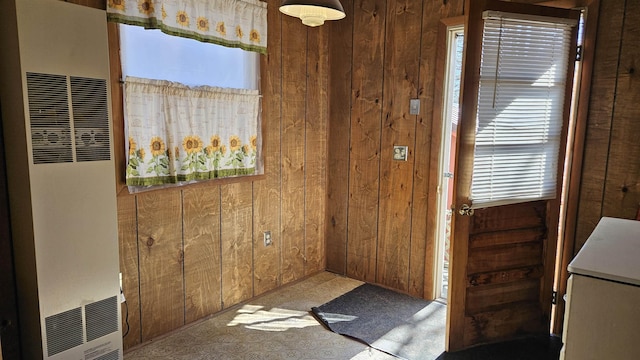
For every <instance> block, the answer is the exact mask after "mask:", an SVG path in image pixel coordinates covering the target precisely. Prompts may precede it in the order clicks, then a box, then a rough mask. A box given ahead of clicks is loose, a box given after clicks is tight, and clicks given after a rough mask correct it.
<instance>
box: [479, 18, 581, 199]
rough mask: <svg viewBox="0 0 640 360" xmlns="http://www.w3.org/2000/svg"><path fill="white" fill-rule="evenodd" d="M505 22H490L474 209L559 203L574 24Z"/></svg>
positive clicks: (485, 37) (524, 20)
mask: <svg viewBox="0 0 640 360" xmlns="http://www.w3.org/2000/svg"><path fill="white" fill-rule="evenodd" d="M508 15H509V14H501V16H500V17H491V16H489V17H487V18H485V24H484V33H483V47H482V60H481V67H480V83H479V91H478V110H477V111H478V112H477V115H476V126H477V127H476V141H475V154H474V164H473V177H472V186H471V200H472V202H473V207H474V208H479V207H489V206H497V205H504V204H511V203H518V202H524V201H532V200H538V199H551V198H554V197H555V196H556V186H557V185H556V184H557V181H556V174H557V168H558V154H559V151H560V142H561V139H560V134H561V131H562V124H563V111H564V100H565V99H564V90H565V85H566V81H567V79H566V74H567V64H568V57H569V44H570V43H571V33H572V29H571V27H572V26H574V25H575V24H573V23H570V22H565V21H562V22H560V23H551V22H549V21H555V18H544V19H543V18H540V17H536V18H535V19H533V18H531V19H528V18H522V19H506V18H505V16H508ZM550 19H552V20H550ZM543 20H544V21H543Z"/></svg>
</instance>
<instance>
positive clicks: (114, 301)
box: [84, 296, 118, 341]
mask: <svg viewBox="0 0 640 360" xmlns="http://www.w3.org/2000/svg"><path fill="white" fill-rule="evenodd" d="M84 311H85V317H86V320H87V341H93V340H95V339H97V338H100V337H102V336H105V335H108V334H111V333H113V332H116V331H118V297H117V296H112V297H110V298H106V299H104V300H100V301H96V302H94V303H91V304H88V305H86V306H85V308H84Z"/></svg>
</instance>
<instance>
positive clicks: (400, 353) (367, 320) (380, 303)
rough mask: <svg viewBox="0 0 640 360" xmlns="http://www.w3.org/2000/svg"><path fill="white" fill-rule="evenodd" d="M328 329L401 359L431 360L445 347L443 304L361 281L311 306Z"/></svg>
mask: <svg viewBox="0 0 640 360" xmlns="http://www.w3.org/2000/svg"><path fill="white" fill-rule="evenodd" d="M311 310H312V312H313V314H314V315H315V316H316V318H318V319H319V320H320V321H321V322H322V323H324V325H325V326H327V327H328V328H329V329H330V330H332V331H334V332H336V333H338V334H342V335H346V336H349V337H352V338H355V339H358V340H361V341H363V342H365V343H367V344H368V345H369V346H371V347H373V348H376V349H378V350H381V351H384V352H386V353H389V354H392V355H394V356H397V357H399V358H402V359H409V360H433V359H435V358H437V357H438V356H439V355H440V354H442V352H443V351H444V334H445V323H446V312H447V311H446V307H445V306H444V305H443V304H441V303H439V302H435V301H426V300H422V299H417V298H414V297H411V296H408V295H404V294H400V293H397V292H395V291H391V290H388V289H385V288H381V287H379V286H375V285H371V284H364V285H361V286H359V287H357V288H355V289H353V290H351V291H350V292H348V293H346V294H344V295H342V296H340V297H338V298H335V299H333V300H331V301H329V302H328V303H326V304H323V305H321V306H319V307H314V308H312V309H311Z"/></svg>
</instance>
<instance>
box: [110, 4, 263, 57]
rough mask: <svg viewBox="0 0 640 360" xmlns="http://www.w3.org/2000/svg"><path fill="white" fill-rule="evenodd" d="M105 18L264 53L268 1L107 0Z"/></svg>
mask: <svg viewBox="0 0 640 360" xmlns="http://www.w3.org/2000/svg"><path fill="white" fill-rule="evenodd" d="M107 19H108V20H109V21H112V22H118V23H122V24H128V25H138V26H144V27H145V28H147V29H160V31H162V32H164V33H166V34H169V35H174V36H181V37H186V38H190V39H195V40H199V41H202V42H209V43H214V44H218V45H223V46H227V47H233V48H241V49H243V50H247V51H255V52H258V53H261V54H266V53H267V3H266V2H262V1H258V0H215V1H214V0H107Z"/></svg>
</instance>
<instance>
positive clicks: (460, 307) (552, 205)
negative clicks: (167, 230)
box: [446, 0, 577, 351]
mask: <svg viewBox="0 0 640 360" xmlns="http://www.w3.org/2000/svg"><path fill="white" fill-rule="evenodd" d="M490 2H491V3H492V5H493V6H492V7H495V8H496V10H501V11H506V12H509V11H514V10H515V8H514V7H520V6H521V5H522V6H526V5H523V4H514V3H495V2H493V1H491V0H478V1H473V2H471V3H470V1H469V0H467V3H466V7H465V8H466V9H467V12H466V13H465V50H464V62H463V74H462V79H463V81H462V84H461V93H462V96H461V108H462V109H463V111H462V113H461V121H460V124H459V128H458V134H459V136H458V143H457V144H458V149H457V151H456V163H457V166H456V168H457V169H459V168H467V169H470V168H472V165H473V164H472V162H473V158H472V157H467V158H464V159H460V157H459V154H460V153H461V152H463V151H464V152H466V153H470V152H471V150H473V147H474V144H473V141H470V139H473V134H474V132H475V126H472V125H474V124H475V121H474V120H475V119H474V118H473V117H475V114H476V112H477V102H476V101H470V102H467V103H466V104H465V101H464V99H475V98H477V92H478V88H477V87H478V86H477V85H478V82H479V72H474V73H473V74H465V69H467V68H471V69H476V68H479V65H480V61H481V59H480V57H481V56H480V55H481V51H482V41H469V36H468V34H475V35H476V36H482V35H481V34H482V32H483V23H484V22H483V21H482V18H481V16H478V15H476V16H474V17H471V16H470V13H471V11H470V9H471V7H474V8H479V9H485V8H486V6H487V3H490ZM480 12H481V11H480ZM546 12H547V10H544V9H537V11H535V12H534V13H537V14H540V15H544V14H545V13H546ZM550 15H551V14H550ZM576 31H577V29H576V30H574V35H575V32H576ZM478 34H480V35H478ZM470 55H471V56H470ZM569 56H570V58H571V56H575V48H574V49H571V52H570V54H569ZM568 74H569V76H570V77H571V78H573V64H570V66H569V69H568ZM464 84H467V86H464ZM469 85H471V86H469ZM571 93H572V89H571V88H569V89H567V91H566V93H565V99H571ZM570 108H571V101H568V102H567V101H565V106H564V114H565V115H564V126H563V132H562V143H561V146H560V149H565V148H566V139H567V131H568V129H567V128H568V126H567V125H568V120H569V112H570ZM563 158H564V156H563ZM462 161H464V162H465V163H464V164H462ZM563 165H564V163H560V164H558V179H559V185H561V184H562V178H563V176H562V175H563V172H564V166H563ZM461 166H462V167H461ZM456 173H457V174H456V177H455V180H454V199H455V204H456V206H457V207H459V206H461V204H462V203H464V202H466V201H467V200H468V198H469V196H470V193H469V190H470V186H466V185H470V184H471V172H468V171H465V172H461V171H457V170H456ZM458 184H462V185H463V186H459V185H458ZM467 188H469V189H467ZM459 189H462V190H461V191H462V192H464V193H458V190H459ZM561 194H562V186H558V188H557V196H556V199H554V200H550V201H548V202H547V226H548V237H547V241H546V249H544V250H543V251H544V254H545V259H544V264H545V271H544V277H543V279H542V286H541V289H542V291H541V292H540V304H541V305H542V311H543V313H544V314H546V313H549V314H551V291H548V294H547V293H546V291H545V290H544V289H547V288H548V289H549V290H551V289H552V288H553V280H554V274H555V256H556V246H557V242H556V241H557V239H558V222H559V209H560V197H561ZM456 218H457V216H456V215H455V214H454V216H453V218H452V225H451V226H452V229H454V231H453V232H454V234H456V235H458V237H457V238H456V237H455V236H454V237H453V239H452V243H451V251H452V256H451V259H452V260H451V263H450V268H449V271H450V274H449V279H450V281H449V283H450V285H449V299H448V301H449V306H448V308H447V319H448V321H447V329H446V338H447V341H446V348H447V350H448V351H452V350H459V349H462V348H463V347H464V342H463V335H464V325H465V306H466V287H465V286H463V285H464V284H465V283H466V279H465V278H466V270H467V263H468V256H469V254H468V240H469V239H468V235H469V223H470V221H468V220H466V219H465V221H461V222H459V223H457V222H456ZM461 234H462V236H460V235H461ZM550 248H552V249H554V250H553V251H551V250H550ZM563 249H564V248H563ZM547 304H548V305H547Z"/></svg>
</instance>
